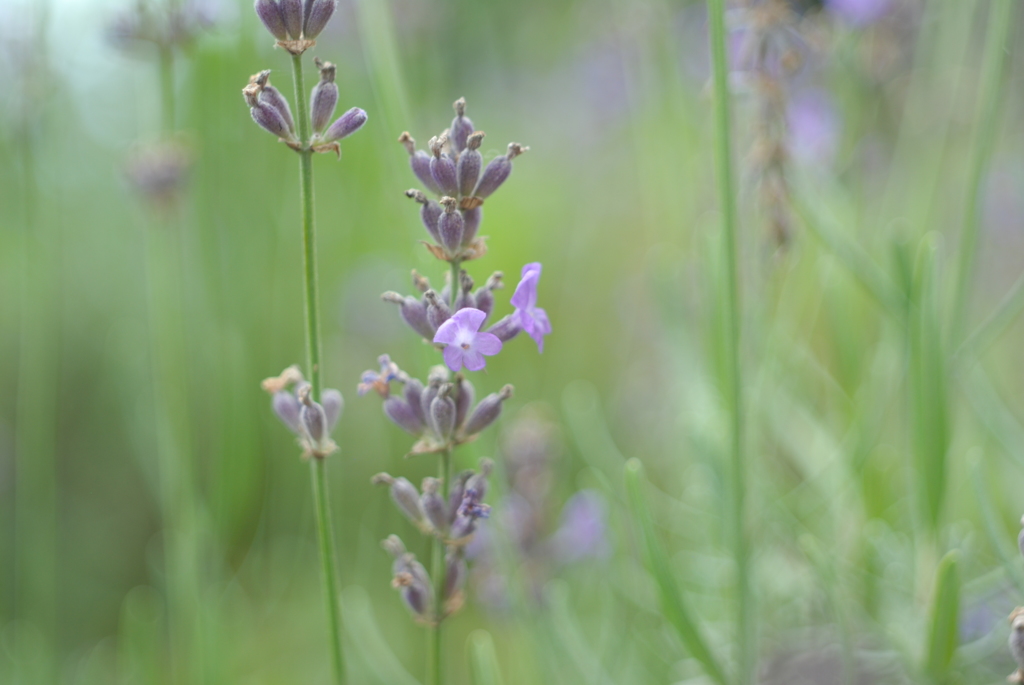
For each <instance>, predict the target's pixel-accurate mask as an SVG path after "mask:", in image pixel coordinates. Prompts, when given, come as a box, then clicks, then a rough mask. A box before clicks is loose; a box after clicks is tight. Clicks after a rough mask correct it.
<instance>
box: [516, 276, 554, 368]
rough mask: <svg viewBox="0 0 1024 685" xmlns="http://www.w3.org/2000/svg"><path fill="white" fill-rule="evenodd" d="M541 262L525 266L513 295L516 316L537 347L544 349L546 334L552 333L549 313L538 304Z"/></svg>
mask: <svg viewBox="0 0 1024 685" xmlns="http://www.w3.org/2000/svg"><path fill="white" fill-rule="evenodd" d="M540 271H541V266H540V262H531V263H529V264H527V265H526V266H524V267H523V277H522V280H520V281H519V285H517V286H516V291H515V293H513V295H512V300H511V302H512V306H513V307H515V308H516V312H515V316H516V318H517V319H518V321H519V325H520V326H522V327H523V330H524V331H526V333H527V335H529V336H530V337H531V338H533V339H534V341H535V342H536V343H537V349H538V350H540V351H541V352H543V351H544V336H545V335H548V334H549V333H551V322H550V321H549V320H548V314H547V312H545V311H544V310H543V309H541V308H540V307H538V306H537V283H538V281H540Z"/></svg>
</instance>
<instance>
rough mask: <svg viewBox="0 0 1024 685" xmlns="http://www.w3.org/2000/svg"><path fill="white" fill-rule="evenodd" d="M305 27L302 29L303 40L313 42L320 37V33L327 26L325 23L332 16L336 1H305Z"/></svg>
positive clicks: (336, 5)
mask: <svg viewBox="0 0 1024 685" xmlns="http://www.w3.org/2000/svg"><path fill="white" fill-rule="evenodd" d="M306 7H307V9H306V26H305V28H304V29H303V33H304V36H303V37H304V38H306V39H308V40H313V39H314V38H316V37H317V36H319V35H320V32H321V31H323V30H324V27H325V26H327V22H329V21H330V20H331V17H332V16H333V15H334V10H335V9H336V8H337V7H338V0H312V2H310V0H306Z"/></svg>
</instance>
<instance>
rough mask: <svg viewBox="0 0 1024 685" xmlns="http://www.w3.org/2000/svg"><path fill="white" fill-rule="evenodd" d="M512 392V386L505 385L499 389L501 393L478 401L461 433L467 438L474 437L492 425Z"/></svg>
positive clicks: (492, 394)
mask: <svg viewBox="0 0 1024 685" xmlns="http://www.w3.org/2000/svg"><path fill="white" fill-rule="evenodd" d="M512 391H513V388H512V386H511V385H506V386H505V387H504V388H502V389H501V392H496V393H491V394H490V395H488V396H487V397H485V398H483V399H482V400H480V404H478V405H476V408H475V409H473V413H472V414H470V416H469V419H468V420H467V421H466V426H465V427H464V428H463V429H462V432H463V433H464V434H465V435H467V436H469V435H476V434H477V433H479V432H480V431H482V430H484V429H485V428H487V427H488V426H490V425H491V424H492V423H494V422H495V420H497V418H498V417H499V416H500V415H501V405H502V403H503V402H504V401H505V400H507V399H508V398H510V397H512Z"/></svg>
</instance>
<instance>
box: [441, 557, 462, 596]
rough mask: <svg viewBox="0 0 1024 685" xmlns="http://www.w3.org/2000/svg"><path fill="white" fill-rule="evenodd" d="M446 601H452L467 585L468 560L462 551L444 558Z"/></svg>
mask: <svg viewBox="0 0 1024 685" xmlns="http://www.w3.org/2000/svg"><path fill="white" fill-rule="evenodd" d="M444 565H445V573H444V598H443V599H444V601H446V602H447V601H448V600H450V599H451V598H452V597H454V596H455V595H456V594H458V593H459V592H460V591H461V590H462V588H463V586H464V585H465V584H466V576H467V575H468V571H467V569H466V559H465V557H463V555H462V552H461V550H455V551H452V552H448V554H446V555H445V556H444Z"/></svg>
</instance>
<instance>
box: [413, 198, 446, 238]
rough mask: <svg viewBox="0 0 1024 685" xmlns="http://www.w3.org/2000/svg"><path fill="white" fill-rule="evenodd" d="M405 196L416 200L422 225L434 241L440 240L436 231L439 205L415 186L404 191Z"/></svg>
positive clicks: (439, 210) (439, 212)
mask: <svg viewBox="0 0 1024 685" xmlns="http://www.w3.org/2000/svg"><path fill="white" fill-rule="evenodd" d="M405 196H406V197H409V198H412V199H413V200H416V202H419V203H420V205H422V206H421V207H420V220H421V221H422V222H423V227H424V228H426V229H427V233H429V234H430V237H431V238H433V239H434V240H435V241H436V242H441V238H440V236H439V235H438V232H437V220H438V219H439V218H440V217H441V212H442V211H443V210H442V209H441V205H439V204H437V203H436V202H434V201H433V200H431V199H429V198H427V196H426V195H424V194H423V191H421V190H416V189H415V188H413V189H410V190H407V191H405Z"/></svg>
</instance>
